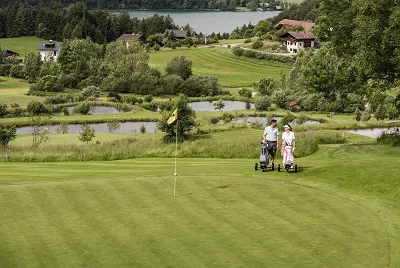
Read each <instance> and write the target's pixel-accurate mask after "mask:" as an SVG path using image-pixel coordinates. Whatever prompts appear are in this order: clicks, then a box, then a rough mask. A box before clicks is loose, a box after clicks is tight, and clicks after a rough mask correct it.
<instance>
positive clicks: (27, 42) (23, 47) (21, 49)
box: [0, 36, 44, 56]
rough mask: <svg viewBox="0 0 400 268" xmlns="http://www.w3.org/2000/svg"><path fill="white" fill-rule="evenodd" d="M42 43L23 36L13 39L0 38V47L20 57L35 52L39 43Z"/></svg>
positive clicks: (32, 37) (33, 37)
mask: <svg viewBox="0 0 400 268" xmlns="http://www.w3.org/2000/svg"><path fill="white" fill-rule="evenodd" d="M42 41H44V40H43V39H41V38H38V37H36V36H24V37H15V38H0V47H1V46H3V47H5V48H6V49H8V50H11V51H14V52H17V53H19V54H20V55H21V56H24V55H26V54H27V53H28V52H30V51H35V52H36V51H37V47H38V45H39V42H42Z"/></svg>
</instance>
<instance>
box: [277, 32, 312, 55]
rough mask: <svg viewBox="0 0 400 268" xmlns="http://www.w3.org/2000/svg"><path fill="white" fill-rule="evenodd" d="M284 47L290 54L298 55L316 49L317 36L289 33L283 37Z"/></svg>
mask: <svg viewBox="0 0 400 268" xmlns="http://www.w3.org/2000/svg"><path fill="white" fill-rule="evenodd" d="M281 40H282V43H283V45H285V46H286V47H287V50H288V51H289V52H290V53H297V52H299V50H302V49H305V48H309V47H314V44H315V36H314V35H313V34H312V33H305V32H289V33H285V34H283V35H281Z"/></svg>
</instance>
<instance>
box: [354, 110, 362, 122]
mask: <svg viewBox="0 0 400 268" xmlns="http://www.w3.org/2000/svg"><path fill="white" fill-rule="evenodd" d="M353 119H354V120H356V121H357V122H358V121H360V120H361V111H360V109H358V108H357V109H356V110H355V111H354V114H353Z"/></svg>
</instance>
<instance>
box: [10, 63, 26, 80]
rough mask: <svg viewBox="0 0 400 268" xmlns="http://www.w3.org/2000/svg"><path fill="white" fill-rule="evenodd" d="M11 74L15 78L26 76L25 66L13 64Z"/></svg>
mask: <svg viewBox="0 0 400 268" xmlns="http://www.w3.org/2000/svg"><path fill="white" fill-rule="evenodd" d="M10 76H11V77H14V78H24V77H25V74H24V67H23V66H22V65H13V66H11V68H10Z"/></svg>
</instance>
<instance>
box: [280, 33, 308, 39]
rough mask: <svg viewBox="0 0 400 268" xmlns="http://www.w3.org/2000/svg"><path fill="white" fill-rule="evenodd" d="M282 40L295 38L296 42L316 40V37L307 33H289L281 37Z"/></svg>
mask: <svg viewBox="0 0 400 268" xmlns="http://www.w3.org/2000/svg"><path fill="white" fill-rule="evenodd" d="M281 37H282V38H288V37H293V38H294V39H296V40H315V36H314V35H313V34H312V33H305V32H289V33H285V34H282V35H281Z"/></svg>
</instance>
